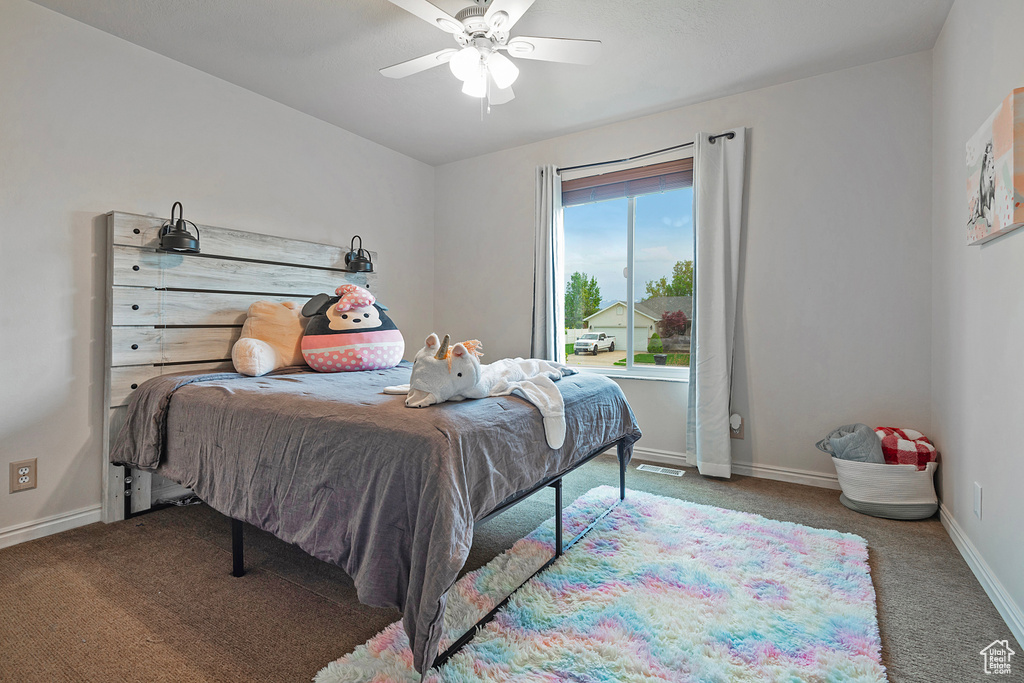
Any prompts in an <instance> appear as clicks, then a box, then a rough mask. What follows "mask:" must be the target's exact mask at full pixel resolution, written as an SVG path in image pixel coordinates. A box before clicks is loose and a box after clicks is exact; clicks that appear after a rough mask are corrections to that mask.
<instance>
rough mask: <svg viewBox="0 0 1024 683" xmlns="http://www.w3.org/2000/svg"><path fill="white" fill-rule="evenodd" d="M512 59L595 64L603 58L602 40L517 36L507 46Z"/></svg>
mask: <svg viewBox="0 0 1024 683" xmlns="http://www.w3.org/2000/svg"><path fill="white" fill-rule="evenodd" d="M505 49H507V50H508V54H509V56H510V57H518V58H520V59H539V60H541V61H544V62H565V63H567V64H593V63H594V62H596V61H597V58H598V57H600V56H601V41H600V40H576V39H574V38H537V37H534V36H516V37H515V38H512V39H510V40H509V41H508V45H506V46H505Z"/></svg>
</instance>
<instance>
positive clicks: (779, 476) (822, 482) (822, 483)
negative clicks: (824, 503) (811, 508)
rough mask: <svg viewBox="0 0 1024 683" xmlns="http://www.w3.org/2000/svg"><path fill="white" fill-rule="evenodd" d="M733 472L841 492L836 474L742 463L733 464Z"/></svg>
mask: <svg viewBox="0 0 1024 683" xmlns="http://www.w3.org/2000/svg"><path fill="white" fill-rule="evenodd" d="M732 471H733V472H735V473H736V474H741V475H744V476H747V477H757V478H758V479H772V480H774V481H788V482H790V483H791V484H805V485H807V486H817V487H818V488H823V489H835V490H836V491H839V490H840V486H839V478H838V477H836V475H834V474H825V473H823V472H812V471H811V470H798V469H796V468H793V467H776V466H775V465H752V464H747V463H742V462H734V463H733V464H732Z"/></svg>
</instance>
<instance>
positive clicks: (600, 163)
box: [557, 131, 736, 173]
mask: <svg viewBox="0 0 1024 683" xmlns="http://www.w3.org/2000/svg"><path fill="white" fill-rule="evenodd" d="M734 137H736V133H734V132H732V131H729V132H728V133H719V134H718V135H709V136H708V142H710V143H711V144H715V140H717V139H718V138H725V139H726V140H732V139H733V138H734ZM685 147H693V143H692V142H684V143H683V144H681V145H675V146H674V147H666V148H665V149H656V150H654V151H653V152H647V153H646V154H637V155H636V156H635V157H629V158H628V159H616V160H614V161H598V162H597V163H594V164H581V165H579V166H566V167H565V168H559V169H557V171H558V173H561V172H562V171H577V170H579V169H581V168H594V167H595V166H609V165H611V164H625V163H627V162H630V161H637V160H638V159H646V158H647V157H653V156H654V155H655V154H662V153H664V152H671V151H672V150H674V149H683V148H685Z"/></svg>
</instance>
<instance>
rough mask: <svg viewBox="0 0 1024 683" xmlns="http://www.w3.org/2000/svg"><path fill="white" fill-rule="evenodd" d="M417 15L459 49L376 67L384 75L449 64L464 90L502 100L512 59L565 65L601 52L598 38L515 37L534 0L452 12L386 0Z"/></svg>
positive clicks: (511, 78)
mask: <svg viewBox="0 0 1024 683" xmlns="http://www.w3.org/2000/svg"><path fill="white" fill-rule="evenodd" d="M390 2H392V3H393V4H395V5H398V6H399V7H401V8H402V9H404V10H406V11H408V12H410V13H412V14H415V15H416V16H417V17H419V18H420V19H423V20H424V21H426V22H428V23H430V24H432V25H434V26H436V27H438V28H440V29H442V30H444V31H447V32H448V33H450V34H452V36H453V37H454V38H455V42H456V43H458V45H459V47H458V48H446V49H444V50H438V51H437V52H433V53H431V54H429V55H423V56H422V57H417V58H416V59H410V60H408V61H405V62H400V63H398V64H395V65H393V66H389V67H385V68H383V69H381V70H380V72H381V73H382V74H384V75H385V76H387V77H388V78H405V77H406V76H411V75H412V74H416V73H419V72H421V71H426V70H427V69H430V68H432V67H435V66H439V65H441V64H448V66H449V68H450V69H451V70H452V73H453V74H455V77H456V78H458V79H459V80H460V81H462V92H464V93H466V94H467V95H470V96H472V97H480V98H483V97H486V98H487V101H488V103H489V104H504V103H505V102H508V101H510V100H511V99H512V98H513V97H515V93H513V92H512V83H514V82H515V80H516V78H518V77H519V68H518V67H517V66H516V65H515V64H514V63H513V62H512V60H511V59H509V58H508V57H506V56H505V55H503V54H501V53H502V52H507V53H508V54H509V56H512V57H517V58H520V59H537V60H541V61H545V62H565V63H567V64H593V63H594V61H596V60H597V58H598V55H600V53H601V41H599V40H575V39H572V38H539V37H534V36H516V37H515V38H509V35H508V34H509V31H510V30H511V29H512V26H513V25H514V24H515V23H516V22H517V21H519V18H520V17H522V16H523V14H524V13H525V12H526V10H528V9H529V8H530V5H532V4H533V3H534V0H474V4H472V5H470V6H469V7H466V8H465V9H463V10H461V11H459V12H458V13H456V14H455V16H452V15H450V14H448V13H447V12H445V11H443V10H441V9H439V8H438V7H436V6H435V5H433V4H431V3H430V2H428V1H427V0H390Z"/></svg>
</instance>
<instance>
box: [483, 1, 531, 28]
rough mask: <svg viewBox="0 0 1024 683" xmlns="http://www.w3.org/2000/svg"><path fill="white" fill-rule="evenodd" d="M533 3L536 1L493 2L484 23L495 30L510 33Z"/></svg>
mask: <svg viewBox="0 0 1024 683" xmlns="http://www.w3.org/2000/svg"><path fill="white" fill-rule="evenodd" d="M533 3H534V0H491V4H490V6H489V7H488V8H487V14H485V15H484V21H486V22H487V25H488V26H490V27H491V28H493V29H496V30H499V31H508V30H509V29H511V28H512V25H513V24H515V23H516V22H517V21H519V18H520V17H521V16H523V14H524V13H525V12H526V10H528V9H530V5H532V4H533Z"/></svg>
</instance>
